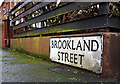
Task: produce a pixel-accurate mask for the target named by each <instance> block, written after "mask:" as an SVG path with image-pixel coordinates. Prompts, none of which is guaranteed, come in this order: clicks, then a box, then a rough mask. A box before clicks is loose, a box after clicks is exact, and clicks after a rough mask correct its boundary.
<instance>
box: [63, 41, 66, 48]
mask: <svg viewBox="0 0 120 84" xmlns="http://www.w3.org/2000/svg"><path fill="white" fill-rule="evenodd" d="M62 47H63V49H65V48H66V41H65V40H63V42H62Z"/></svg>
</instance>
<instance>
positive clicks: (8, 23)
mask: <svg viewBox="0 0 120 84" xmlns="http://www.w3.org/2000/svg"><path fill="white" fill-rule="evenodd" d="M8 3H9V2H7V12H8ZM9 26H10V21H9V14H7V39H8V48H10V36H9Z"/></svg>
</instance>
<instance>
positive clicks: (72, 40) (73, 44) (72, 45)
mask: <svg viewBox="0 0 120 84" xmlns="http://www.w3.org/2000/svg"><path fill="white" fill-rule="evenodd" d="M72 50H75V48H74V40H72Z"/></svg>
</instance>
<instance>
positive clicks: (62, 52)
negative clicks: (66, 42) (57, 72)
mask: <svg viewBox="0 0 120 84" xmlns="http://www.w3.org/2000/svg"><path fill="white" fill-rule="evenodd" d="M61 54H62V61H63V54H64V52H61Z"/></svg>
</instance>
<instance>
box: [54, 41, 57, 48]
mask: <svg viewBox="0 0 120 84" xmlns="http://www.w3.org/2000/svg"><path fill="white" fill-rule="evenodd" d="M55 47H56V48H57V41H56V40H55V41H54V48H55Z"/></svg>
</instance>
